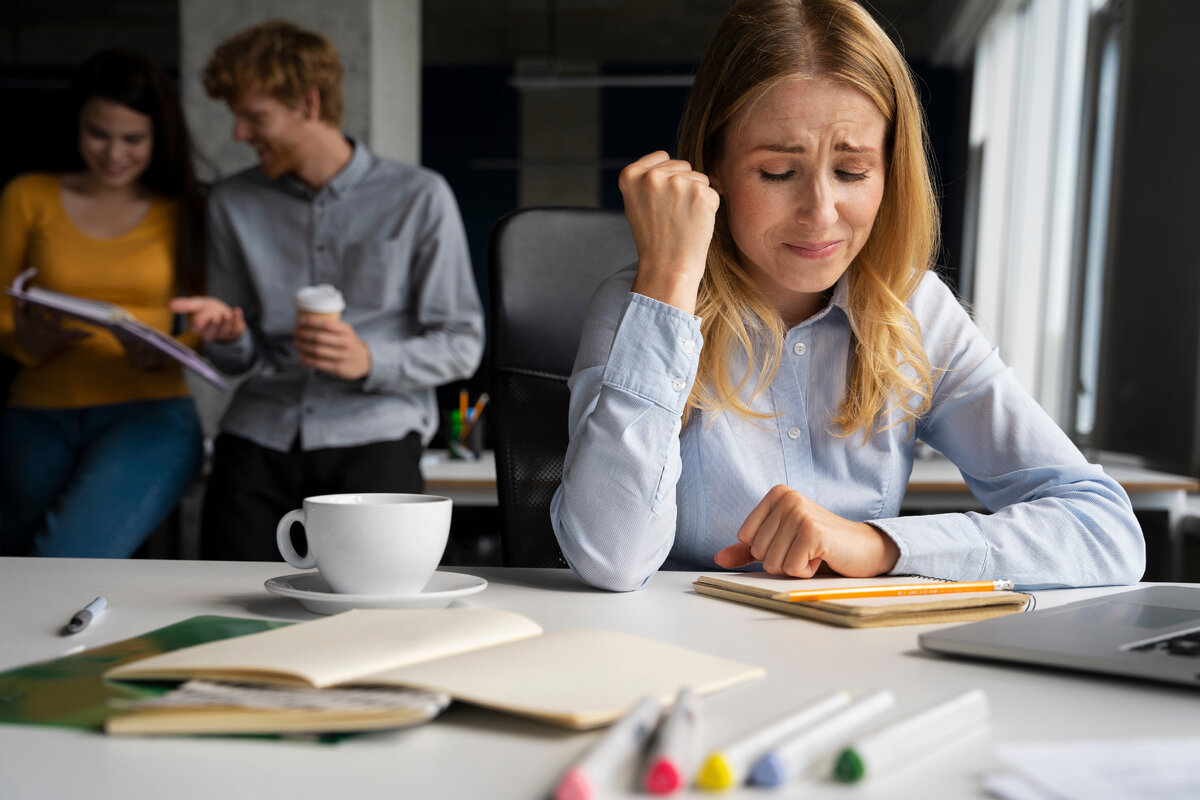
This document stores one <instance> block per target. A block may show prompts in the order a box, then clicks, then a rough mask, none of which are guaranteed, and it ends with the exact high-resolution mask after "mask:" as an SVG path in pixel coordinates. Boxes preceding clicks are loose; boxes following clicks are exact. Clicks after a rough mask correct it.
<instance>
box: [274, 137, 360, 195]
mask: <svg viewBox="0 0 1200 800" xmlns="http://www.w3.org/2000/svg"><path fill="white" fill-rule="evenodd" d="M346 141H348V142H349V143H350V145H351V147H353V148H354V151H353V152H352V153H351V154H350V160H349V161H348V162H346V166H344V167H342V169H341V170H340V171H339V172H338V173H337V174H336V175H334V176H333V177H332V178H330V179H329V182H328V183H326V184H325V185H324V186H322V187H321V188H320V189H319V190H317V191H315V192H314V191H313V190H312V189H310V188H309V187H308V185H307V184H305V183H304V181H302V180H300V179H299V178H297V177H296V176H295V175H293V174H292V173H290V172H289V173H288V174H287V175H284V176H283V177H282V178H280V180H281V181H282V182H283V183H284V184H286V185H287V186H288V187H289V188H290V189H291V190H292V191H294V192H297V193H299V194H301V195H303V196H304V197H307V198H309V199H310V200H311V199H312V198H314V197H317V196H318V195H321V194H325V193H328V194H329V195H330V196H332V197H334V198H335V199H340V198H342V197H345V196H346V195H347V194H349V192H350V190H351V189H353V188H354V187H355V185H357V184H358V183H359V182H360V181H361V180H362V179H363V178H365V177H366V175H367V172H368V170H370V168H371V151H370V150H368V149H367V148H366V145H364V144H363V143H362V142H360V141H358V140H356V139H354V138H352V137H350V136H347V137H346Z"/></svg>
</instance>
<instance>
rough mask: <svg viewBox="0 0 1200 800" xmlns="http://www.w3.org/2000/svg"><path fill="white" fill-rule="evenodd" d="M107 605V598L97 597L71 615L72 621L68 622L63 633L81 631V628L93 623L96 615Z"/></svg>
mask: <svg viewBox="0 0 1200 800" xmlns="http://www.w3.org/2000/svg"><path fill="white" fill-rule="evenodd" d="M107 605H108V601H107V600H105V599H104V598H103V597H97V598H96V599H95V600H93V601H92V602H90V603H88V604H87V605H86V606H84V607H83V608H82V609H80V610H79V611H76V612H75V616H73V617H71V621H70V622H68V623H67V627H66V628H64V629H63V633H64V634H71V633H79V632H80V631H81V630H83V629H84V628H86V627H87V626H88V625H89V624H91V621H92V620H93V619H95V617H96V615H97V614H99V613H100V612H101V611H103V610H104V608H105V606H107Z"/></svg>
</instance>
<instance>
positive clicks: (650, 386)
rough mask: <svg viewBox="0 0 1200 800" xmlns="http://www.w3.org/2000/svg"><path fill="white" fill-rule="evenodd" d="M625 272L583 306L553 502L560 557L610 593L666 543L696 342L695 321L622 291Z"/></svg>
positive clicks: (643, 569)
mask: <svg viewBox="0 0 1200 800" xmlns="http://www.w3.org/2000/svg"><path fill="white" fill-rule="evenodd" d="M631 279H632V272H630V273H625V274H623V275H620V276H617V278H614V279H613V280H611V281H610V282H609V283H608V284H606V285H605V286H604V287H602V288H601V290H600V291H599V292H598V293H597V296H596V298H595V299H594V300H593V302H592V308H591V309H590V310H589V313H588V322H587V324H586V325H585V328H584V333H583V340H582V342H581V345H580V351H579V357H578V359H577V360H576V365H575V372H574V374H573V375H572V377H571V382H570V389H571V408H570V433H571V440H570V446H569V448H568V450H567V455H566V461H565V465H564V468H563V482H562V485H561V486H560V487H559V490H558V492H557V494H556V495H555V497H554V501H553V504H552V507H551V515H552V520H553V523H554V529H555V533H556V535H557V537H558V542H559V546H560V547H561V548H562V550H563V555H564V556H565V557H566V559H567V563H568V564H570V565H571V568H572V569H573V570H574V571H575V573H576V574H577V575H578V576H579V577H580V578H581V579H582V580H583V581H584V582H586V583H588V584H591V585H593V586H598V587H600V588H604V589H611V590H617V591H624V590H631V589H637V588H640V587H641V586H643V585H644V584H645V583H646V581H647V580H648V579H649V578H650V576H651V575H653V573H654V572H655V571H656V570H657V569H658V568H659V567H660V566H661V565H662V563H663V561H664V560H665V559H666V557H667V554H668V553H669V552H670V550H671V546H672V544H673V542H674V538H675V519H676V505H675V490H676V484H677V482H678V480H679V476H680V471H681V461H680V453H679V430H680V420H681V417H682V414H683V410H684V407H685V405H686V403H687V398H688V395H689V394H690V392H691V390H692V385H693V383H694V382H695V379H696V369H697V365H698V362H699V355H700V349H701V346H702V344H703V342H702V340H701V337H700V325H699V320H698V318H696V317H694V316H692V315H689V314H685V313H684V312H682V311H680V310H678V309H676V308H673V307H672V306H669V305H666V304H663V303H660V302H658V301H656V300H652V299H650V298H647V297H644V296H642V295H638V294H635V293H632V292H628V293H627V289H628V287H629V284H630V281H631ZM622 296H624V300H623V301H622Z"/></svg>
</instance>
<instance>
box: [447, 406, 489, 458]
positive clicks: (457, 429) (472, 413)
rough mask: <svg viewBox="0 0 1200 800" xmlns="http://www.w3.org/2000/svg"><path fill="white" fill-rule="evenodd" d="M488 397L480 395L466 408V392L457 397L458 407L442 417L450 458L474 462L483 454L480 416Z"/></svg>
mask: <svg viewBox="0 0 1200 800" xmlns="http://www.w3.org/2000/svg"><path fill="white" fill-rule="evenodd" d="M487 402H488V396H487V394H486V393H484V394H481V395H480V396H479V399H478V400H477V401H475V405H474V406H472V407H470V408H468V407H467V399H466V392H465V391H464V392H463V393H462V394H461V395H460V396H459V407H458V408H455V409H452V410H451V411H449V412H448V413H446V414H445V415H444V417H443V419H445V420H446V421H447V422H448V425H447V426H446V431H447V433H446V446H447V447H448V448H449V450H450V457H451V458H458V459H462V460H464V461H474V460H475V459H477V458H479V456H480V455H481V454H482V453H483V420H482V419H480V415H481V414H482V413H483V409H484V407H485V406H486V405H487Z"/></svg>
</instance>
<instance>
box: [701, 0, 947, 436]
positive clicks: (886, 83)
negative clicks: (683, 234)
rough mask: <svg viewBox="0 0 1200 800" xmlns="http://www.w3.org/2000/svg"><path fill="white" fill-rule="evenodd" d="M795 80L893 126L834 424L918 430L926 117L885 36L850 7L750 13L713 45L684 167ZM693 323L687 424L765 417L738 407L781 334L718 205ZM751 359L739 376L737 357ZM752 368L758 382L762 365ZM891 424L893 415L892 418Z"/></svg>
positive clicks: (927, 385)
mask: <svg viewBox="0 0 1200 800" xmlns="http://www.w3.org/2000/svg"><path fill="white" fill-rule="evenodd" d="M796 75H803V76H809V77H821V78H826V79H832V80H835V81H839V82H842V83H845V84H847V85H849V86H853V87H854V88H856V89H858V90H860V91H862V92H863V93H865V94H866V95H867V96H868V97H870V98H871V100H873V101H874V102H875V104H876V106H878V108H879V110H880V112H882V114H883V116H884V118H885V119H886V120H887V124H888V135H887V141H886V142H885V155H886V159H887V173H886V181H885V188H884V194H883V200H882V202H881V203H880V206H879V212H878V214H877V215H876V218H875V225H874V227H873V229H872V231H871V235H870V238H868V240H867V242H866V244H865V245H864V246H863V248H862V250H861V251H860V252H859V254H858V257H857V258H855V259H854V262H853V263H852V264H851V265H850V268H849V270H848V276H847V278H848V288H849V312H850V317H851V321H852V326H853V333H854V353H853V363H852V365H851V367H850V370H849V374H848V376H847V385H846V393H845V396H844V398H843V400H842V404H841V407H840V408H839V410H838V412H837V413H836V414H833V415H832V422H833V424H834V426H835V428H836V430H837V431H838V432H839V433H840V434H841V435H850V434H853V433H855V432H856V431H862V432H863V434H864V435H869V434H870V433H871V432H872V431H873V430H875V429H877V428H879V427H890V425H893V424H896V423H898V422H902V421H905V420H914V419H915V418H917V417H919V416H920V415H921V414H923V413H925V411H927V410H928V408H929V403H930V395H931V379H930V368H929V359H928V356H927V355H926V353H925V349H924V347H923V346H922V344H921V338H920V331H919V330H918V326H917V322H916V319H915V318H914V317H913V315H912V313H911V312H910V311H909V310H908V308H907V306H906V303H907V301H908V299H909V297H911V296H912V293H913V292H914V291H915V290H916V288H917V285H918V284H919V283H920V281H921V278H922V277H923V275H924V272H925V271H926V270H927V269H928V268H929V266H930V262H931V260H932V258H933V256H934V253H935V252H936V251H937V250H938V248H939V222H938V209H937V201H936V198H935V196H934V192H933V185H932V182H931V179H930V174H929V166H928V160H927V158H926V152H927V150H928V140H927V138H926V134H925V124H924V116H923V113H922V111H921V105H920V103H919V101H918V99H917V94H916V91H915V89H914V88H913V81H912V77H911V75H910V73H909V70H908V66H907V64H906V63H905V61H904V58H903V57H902V56H901V55H900V52H899V51H898V50H897V49H896V47H895V45H894V44H892V41H891V40H890V39H889V38H888V36H887V34H886V33H884V31H883V30H882V29H881V28H880V27H879V25H878V24H877V23H876V22H875V21H874V20H873V19H872V18H871V15H870V14H869V13H867V12H866V11H865V10H864V9H863V8H862V7H861V6H859V5H858V4H857V3H855V2H853V0H742V1H741V2H739V3H737V4H736V5H734V6H733V7H732V8H731V9H730V10H729V12H728V13H727V14H726V16H725V18H724V19H723V20H722V21H721V23H720V25H719V26H718V27H717V29H716V31H715V32H714V33H713V36H712V38H711V39H710V41H709V44H708V47H707V49H706V51H705V54H704V57H703V58H702V59H701V62H700V66H699V69H698V71H697V74H696V80H695V83H694V84H693V87H692V91H691V93H690V95H689V97H688V103H687V107H686V109H685V110H684V114H683V120H682V122H681V123H680V129H679V157H680V158H682V159H684V160H687V161H689V162H690V163H691V164H692V168H693V169H695V170H697V171H698V172H703V173H709V172H710V171H711V170H712V169H713V168H714V167H715V166H716V165H717V164H718V162H719V161H720V158H721V155H722V146H723V144H724V139H725V134H726V131H727V130H728V128H729V126H730V124H731V122H732V121H734V120H735V119H736V118H737V117H738V116H739V113H740V112H741V111H742V110H743V109H745V108H747V107H748V106H749V105H751V104H753V103H754V102H755V101H756V100H758V99H759V98H760V97H762V95H763V94H764V93H765V92H767V91H768V90H769V89H770V88H771V87H772V86H774V85H775V84H776V83H778V82H779V81H781V80H783V79H785V78H789V77H792V76H796ZM696 314H697V315H698V316H700V317H701V318H702V322H701V332H702V334H703V336H704V349H703V351H702V353H701V358H700V366H699V375H698V377H697V380H696V385H695V388H694V389H693V390H692V394H691V397H689V398H688V407H687V415H690V414H691V413H692V412H693V411H697V410H699V411H706V412H717V413H719V412H725V411H733V412H734V413H737V414H739V415H741V416H744V417H747V418H763V417H765V416H769V415H764V414H761V413H759V412H755V411H754V410H752V409H751V407H750V402H749V401H747V400H745V399H743V398H742V392H743V390H744V389H745V387H746V386H747V385H748V384H749V383H750V382H751V381H754V388H753V390H752V392H751V399H753V397H756V396H758V395H759V394H761V392H763V391H765V389H766V387H767V386H768V385H769V384H770V383H771V380H772V379H773V378H774V376H775V372H776V370H777V369H778V368H779V364H780V359H781V354H782V350H783V340H784V337H785V335H786V331H785V329H784V325H783V320H782V319H781V318H780V315H779V314H778V312H776V311H775V309H774V308H773V307H772V306H771V305H770V304H769V303H768V302H767V301H766V300H765V298H763V296H762V295H761V294H760V293H759V292H758V291H757V290H756V289H755V287H754V286H753V284H752V283H751V282H750V280H749V278H748V277H747V275H746V272H745V270H744V269H743V268H742V266H741V263H740V256H739V253H738V250H737V248H736V246H735V245H734V242H733V238H732V236H731V235H730V232H729V223H728V218H727V216H726V213H725V209H724V206H722V208H721V210H720V211H718V213H717V224H716V231H715V233H714V235H713V241H712V244H711V245H710V247H709V251H708V264H707V268H706V269H705V272H704V277H703V279H702V280H701V282H700V291H699V296H698V298H697V302H696ZM735 349H737V350H741V351H744V352H746V353H747V354H748V355H749V356H750V358H749V360H748V367H747V370H746V372H745V373H744V374H742V375H740V376H733V375H731V374H730V370H729V358H728V357H729V355H730V353H732V352H735ZM756 364H757V365H758V369H757V375H755V374H754V373H755V365H756ZM893 412H898V416H895V417H894V418H893V419H891V421H890V422H888V418H889V417H893Z"/></svg>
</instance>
